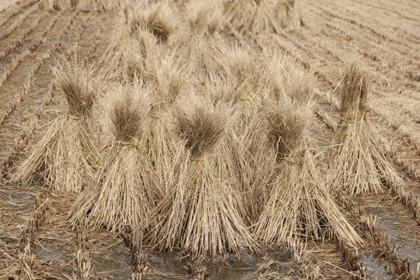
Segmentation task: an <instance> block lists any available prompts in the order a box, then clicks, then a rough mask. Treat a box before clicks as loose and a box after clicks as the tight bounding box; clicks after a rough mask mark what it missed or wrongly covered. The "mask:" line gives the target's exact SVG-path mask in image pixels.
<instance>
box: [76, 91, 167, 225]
mask: <svg viewBox="0 0 420 280" xmlns="http://www.w3.org/2000/svg"><path fill="white" fill-rule="evenodd" d="M115 91H116V94H114V95H112V97H111V98H112V99H111V105H110V107H109V111H108V114H109V118H110V131H111V132H112V135H113V137H114V139H113V140H112V143H111V147H110V149H109V151H108V156H107V157H106V158H105V159H104V162H103V164H102V168H101V170H100V172H99V173H98V176H97V179H96V180H95V181H93V183H92V185H91V186H90V187H89V188H86V190H85V191H84V192H83V193H82V195H80V196H79V198H78V200H77V201H76V202H75V204H74V205H73V208H72V210H71V212H70V214H69V217H70V219H71V221H72V223H73V224H77V223H79V222H82V221H84V220H87V222H88V223H89V224H90V225H91V226H92V227H93V228H100V227H102V226H105V227H106V228H108V229H110V230H115V231H117V232H121V231H123V230H124V228H125V227H126V226H129V227H130V228H131V229H132V230H134V229H137V228H139V227H140V226H143V225H144V224H147V223H148V221H147V215H148V212H149V211H150V209H151V208H153V207H154V202H155V201H156V199H158V198H159V197H160V196H161V195H162V194H161V193H160V192H159V189H158V187H157V186H156V180H155V177H154V171H153V169H152V166H151V165H150V162H149V161H148V158H147V151H146V150H145V148H144V147H145V146H144V141H145V138H146V137H144V131H145V128H146V127H147V126H148V118H147V114H148V112H149V110H150V103H149V101H148V100H149V97H148V93H147V92H146V91H145V89H143V88H134V89H133V88H132V87H129V86H126V87H124V86H120V87H118V88H116V89H115Z"/></svg>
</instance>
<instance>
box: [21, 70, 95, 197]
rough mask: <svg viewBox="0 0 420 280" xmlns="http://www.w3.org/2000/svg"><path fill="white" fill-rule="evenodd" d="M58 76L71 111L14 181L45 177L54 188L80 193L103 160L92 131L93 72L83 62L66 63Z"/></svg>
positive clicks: (49, 132) (58, 121)
mask: <svg viewBox="0 0 420 280" xmlns="http://www.w3.org/2000/svg"><path fill="white" fill-rule="evenodd" d="M55 75H56V77H57V85H58V87H59V88H60V89H61V90H62V91H63V93H64V96H65V97H66V100H67V104H68V111H67V112H66V114H64V115H63V116H59V117H58V118H57V119H55V120H54V121H52V122H51V123H50V124H49V125H48V126H49V128H48V129H47V131H46V133H45V134H44V136H43V137H42V139H41V140H40V141H39V142H38V143H37V144H36V145H35V148H34V150H33V152H32V154H31V155H30V156H29V157H28V158H27V159H26V160H25V161H24V162H23V163H22V165H21V166H20V167H19V168H18V170H17V172H16V174H15V176H14V178H13V180H20V181H22V182H23V183H24V185H28V184H31V183H32V182H33V180H34V179H40V178H41V179H44V182H45V183H47V184H48V185H50V186H51V188H52V190H53V191H57V192H64V193H65V192H79V191H81V190H82V189H83V188H84V187H85V185H86V183H87V180H89V178H92V176H93V175H94V173H95V170H96V168H97V166H98V164H99V163H100V153H99V149H98V147H97V146H96V144H95V143H94V141H93V139H92V137H91V133H90V123H91V120H90V118H91V117H92V106H93V103H94V99H95V97H96V92H95V90H94V89H93V86H92V82H91V81H90V80H89V79H90V77H91V76H92V74H91V71H89V70H87V69H84V68H83V67H82V66H80V65H77V64H76V65H74V66H65V67H63V68H62V69H58V70H56V71H55Z"/></svg>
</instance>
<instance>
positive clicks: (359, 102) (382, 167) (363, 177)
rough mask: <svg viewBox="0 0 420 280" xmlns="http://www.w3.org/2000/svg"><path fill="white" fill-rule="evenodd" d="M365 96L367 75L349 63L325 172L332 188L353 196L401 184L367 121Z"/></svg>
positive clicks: (355, 65) (367, 90) (367, 84)
mask: <svg viewBox="0 0 420 280" xmlns="http://www.w3.org/2000/svg"><path fill="white" fill-rule="evenodd" d="M368 93H369V81H368V77H367V74H366V73H365V72H363V71H362V70H360V68H359V66H358V65H357V63H353V64H351V65H350V66H349V68H348V69H347V71H346V74H345V76H344V79H343V82H342V92H341V115H340V117H341V120H340V125H339V127H338V129H337V131H336V132H335V135H334V146H333V147H332V148H331V149H330V151H329V155H328V160H329V162H330V165H329V170H328V172H329V181H330V185H331V186H333V187H336V188H341V189H344V190H345V191H346V192H348V193H349V194H352V195H357V194H367V193H375V194H377V193H381V192H383V191H384V183H383V182H385V183H386V184H388V186H390V187H392V186H393V185H396V184H399V185H404V182H403V180H402V179H401V178H400V177H399V175H398V174H397V172H396V171H395V170H394V168H393V166H392V164H391V162H390V158H389V156H387V152H386V149H385V148H383V149H382V150H380V149H381V144H380V141H378V139H377V138H376V136H375V134H374V132H373V128H372V127H371V126H370V124H369V121H368V119H367V116H366V115H367V111H368V108H367V96H368Z"/></svg>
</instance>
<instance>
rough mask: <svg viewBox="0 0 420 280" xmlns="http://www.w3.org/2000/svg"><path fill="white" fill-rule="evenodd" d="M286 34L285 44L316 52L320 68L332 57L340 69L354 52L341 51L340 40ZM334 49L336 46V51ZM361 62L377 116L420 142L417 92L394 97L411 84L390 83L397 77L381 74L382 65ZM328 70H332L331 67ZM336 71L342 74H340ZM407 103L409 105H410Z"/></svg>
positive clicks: (419, 101) (419, 114)
mask: <svg viewBox="0 0 420 280" xmlns="http://www.w3.org/2000/svg"><path fill="white" fill-rule="evenodd" d="M326 32H327V31H326ZM283 35H284V37H285V38H284V39H283V41H285V40H289V41H291V42H293V43H294V44H295V45H296V46H298V47H299V48H300V49H301V50H304V51H306V52H311V53H315V55H316V56H314V55H312V57H314V58H316V57H321V58H322V59H321V61H320V62H318V64H321V65H323V64H325V63H326V62H325V59H326V58H331V59H327V60H328V61H329V63H331V65H334V66H337V65H340V64H341V65H340V67H343V66H344V63H343V62H344V59H342V58H341V57H343V56H345V54H346V53H349V52H351V50H349V49H347V48H345V46H343V49H341V48H342V44H339V43H338V41H334V39H331V37H320V38H317V37H318V36H317V35H313V34H309V35H307V34H305V35H306V36H305V35H302V34H293V33H292V34H286V33H285V34H283ZM327 44H329V46H327V47H325V45H327ZM332 46H335V48H333V47H332ZM324 58H325V59H324ZM359 60H360V61H362V66H363V67H364V68H365V69H366V70H368V71H369V73H370V74H371V78H372V83H371V90H372V93H373V95H372V97H371V99H370V103H371V106H372V107H373V108H374V111H375V112H376V113H377V114H381V115H382V116H384V117H385V118H386V119H387V120H389V122H391V123H393V124H394V125H396V126H398V127H400V126H402V127H403V129H404V130H405V132H406V133H407V134H409V135H411V138H412V140H413V141H414V142H417V143H420V135H419V134H418V133H417V131H418V120H420V112H419V111H418V110H417V108H419V107H420V99H419V97H415V94H416V92H417V91H413V90H410V91H408V92H404V93H405V94H398V95H397V94H395V92H396V91H397V90H398V88H399V87H401V86H399V85H402V84H408V83H409V82H395V83H392V82H389V81H393V80H394V81H395V76H388V74H387V73H383V72H381V70H382V69H381V68H380V66H378V65H376V64H373V65H372V62H371V61H370V60H365V59H361V58H359ZM349 61H350V59H349ZM329 68H333V67H332V66H331V67H329ZM327 69H328V67H327ZM321 71H322V70H321ZM335 72H337V73H340V72H341V71H335ZM386 72H387V71H386ZM326 75H329V76H331V72H330V73H326ZM324 76H325V75H324ZM377 77H380V78H379V79H380V80H383V79H384V80H385V81H387V83H390V85H386V86H382V83H381V81H379V82H378V78H377ZM408 100H409V102H407V101H408Z"/></svg>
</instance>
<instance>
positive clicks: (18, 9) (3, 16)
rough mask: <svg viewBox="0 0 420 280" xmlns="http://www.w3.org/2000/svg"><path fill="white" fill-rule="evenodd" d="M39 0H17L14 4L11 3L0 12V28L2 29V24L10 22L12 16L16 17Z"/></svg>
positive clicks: (5, 24) (12, 18)
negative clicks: (18, 0)
mask: <svg viewBox="0 0 420 280" xmlns="http://www.w3.org/2000/svg"><path fill="white" fill-rule="evenodd" d="M38 2H39V0H24V1H20V2H18V3H17V4H16V5H13V6H11V7H9V8H8V9H6V10H5V11H1V12H0V28H2V29H3V27H4V26H7V24H10V23H11V22H12V21H13V20H14V17H17V16H18V15H19V14H21V13H23V12H25V11H26V10H27V9H28V8H30V7H31V6H33V5H35V4H37V3H38Z"/></svg>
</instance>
